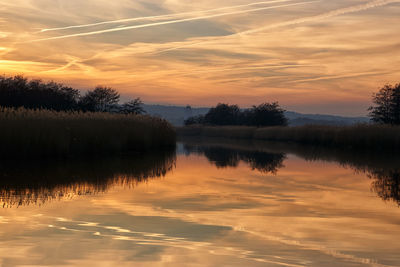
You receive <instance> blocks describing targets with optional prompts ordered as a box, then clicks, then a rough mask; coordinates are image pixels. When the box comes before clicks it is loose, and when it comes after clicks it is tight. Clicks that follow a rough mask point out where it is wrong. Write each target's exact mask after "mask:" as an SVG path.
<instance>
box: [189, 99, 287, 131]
mask: <svg viewBox="0 0 400 267" xmlns="http://www.w3.org/2000/svg"><path fill="white" fill-rule="evenodd" d="M193 124H203V125H246V126H257V127H262V126H278V125H280V126H286V125H287V124H288V120H287V118H286V117H285V110H284V109H282V108H281V107H280V106H279V104H278V103H277V102H274V103H263V104H260V105H258V106H253V107H252V108H249V109H244V110H241V109H240V108H239V106H238V105H229V104H223V103H219V104H218V105H217V106H215V107H213V108H211V109H210V110H209V111H208V113H207V114H205V115H199V116H195V117H191V118H188V119H187V120H185V125H186V126H188V125H193Z"/></svg>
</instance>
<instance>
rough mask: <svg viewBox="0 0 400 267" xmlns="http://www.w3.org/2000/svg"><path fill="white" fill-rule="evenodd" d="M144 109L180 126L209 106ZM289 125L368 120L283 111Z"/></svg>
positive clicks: (351, 122) (349, 122)
mask: <svg viewBox="0 0 400 267" xmlns="http://www.w3.org/2000/svg"><path fill="white" fill-rule="evenodd" d="M143 108H144V110H145V111H146V112H147V113H148V114H150V115H153V116H158V117H161V118H164V119H166V120H168V121H169V122H171V123H172V124H173V125H174V126H182V125H183V122H184V120H185V119H187V118H188V117H191V116H197V115H204V114H206V113H207V112H208V110H209V109H210V108H207V107H201V108H194V107H192V108H191V109H188V108H186V107H184V106H167V105H143ZM285 115H286V117H287V118H288V120H289V125H290V126H301V125H307V124H320V125H351V124H356V123H366V122H369V119H368V118H367V117H342V116H335V115H322V114H302V113H297V112H293V111H287V112H286V113H285Z"/></svg>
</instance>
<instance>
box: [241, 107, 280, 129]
mask: <svg viewBox="0 0 400 267" xmlns="http://www.w3.org/2000/svg"><path fill="white" fill-rule="evenodd" d="M245 118H246V120H245V123H246V124H250V125H253V126H257V127H260V126H286V125H287V119H286V117H285V110H283V109H282V108H281V107H279V104H278V103H277V102H274V103H263V104H261V105H258V106H253V108H252V109H250V110H248V111H247V112H246V113H245Z"/></svg>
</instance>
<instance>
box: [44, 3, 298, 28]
mask: <svg viewBox="0 0 400 267" xmlns="http://www.w3.org/2000/svg"><path fill="white" fill-rule="evenodd" d="M291 1H295V0H273V1H263V2H257V3H251V4H246V5H236V6H228V7H220V8H215V9H208V10H199V11H191V12H183V13H173V14H166V15H158V16H146V17H137V18H127V19H119V20H109V21H101V22H96V23H89V24H82V25H73V26H66V27H59V28H48V29H42V30H40V32H49V31H60V30H69V29H78V28H87V27H93V26H101V25H106V24H115V23H123V22H132V21H141V20H157V19H166V18H173V17H180V16H188V15H193V14H199V13H208V12H214V11H221V10H226V9H234V8H241V7H250V6H257V5H265V4H274V3H281V2H291Z"/></svg>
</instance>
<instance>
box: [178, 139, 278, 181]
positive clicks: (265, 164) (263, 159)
mask: <svg viewBox="0 0 400 267" xmlns="http://www.w3.org/2000/svg"><path fill="white" fill-rule="evenodd" d="M184 149H185V151H186V152H187V153H189V154H190V153H198V154H203V155H204V156H205V157H206V158H207V159H208V160H209V161H210V162H212V163H214V164H215V166H216V167H217V168H226V167H237V166H238V165H239V162H240V161H242V162H244V163H246V164H248V165H249V166H250V167H251V169H252V170H258V171H260V172H263V173H273V174H276V173H277V171H278V169H280V168H283V167H284V165H283V161H284V160H285V158H286V157H285V155H284V154H282V153H271V152H265V151H262V150H257V149H254V148H250V149H249V148H248V147H229V146H223V145H221V144H220V145H218V146H212V145H205V144H203V145H201V144H197V145H194V144H184Z"/></svg>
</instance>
